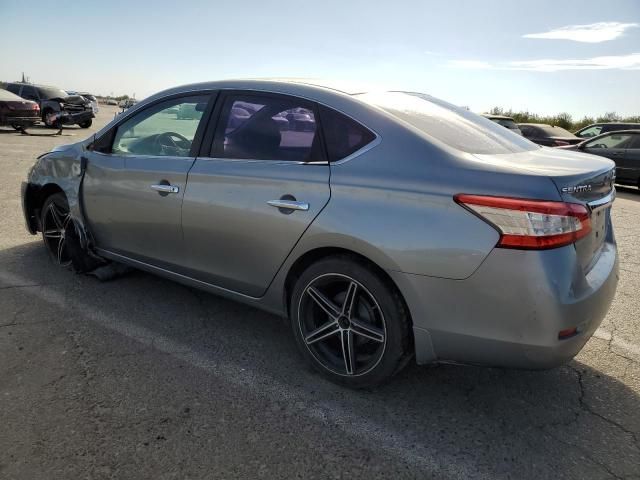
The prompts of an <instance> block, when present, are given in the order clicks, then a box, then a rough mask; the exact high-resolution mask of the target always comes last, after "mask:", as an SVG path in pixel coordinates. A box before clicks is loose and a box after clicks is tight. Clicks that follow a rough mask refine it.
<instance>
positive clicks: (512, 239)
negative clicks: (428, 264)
mask: <svg viewBox="0 0 640 480" xmlns="http://www.w3.org/2000/svg"><path fill="white" fill-rule="evenodd" d="M454 199H455V201H456V202H458V203H459V204H461V205H463V206H465V207H466V208H468V209H469V210H471V211H472V212H474V213H475V214H476V215H478V216H479V217H480V218H482V219H483V220H485V221H486V222H488V223H490V224H491V225H493V226H494V227H495V228H496V229H497V230H498V231H499V232H500V241H499V242H498V245H497V246H498V247H503V248H520V249H535V250H543V249H549V248H557V247H562V246H564V245H569V244H571V243H575V242H577V241H578V240H580V239H581V238H583V237H585V236H586V235H588V234H589V232H591V217H590V214H589V210H587V207H585V206H584V205H579V204H576V203H566V202H549V201H544V200H527V199H523V198H511V197H491V196H483V195H466V194H459V195H456V196H455V197H454Z"/></svg>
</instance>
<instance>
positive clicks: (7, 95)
mask: <svg viewBox="0 0 640 480" xmlns="http://www.w3.org/2000/svg"><path fill="white" fill-rule="evenodd" d="M0 100H7V101H16V100H22V98H20V97H19V96H17V95H16V94H15V93H11V92H9V91H7V90H4V89H2V88H0Z"/></svg>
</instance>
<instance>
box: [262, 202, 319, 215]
mask: <svg viewBox="0 0 640 480" xmlns="http://www.w3.org/2000/svg"><path fill="white" fill-rule="evenodd" d="M267 205H271V206H272V207H276V208H283V209H285V210H302V211H305V212H306V211H307V210H309V204H308V203H307V202H298V201H297V200H269V201H268V202H267Z"/></svg>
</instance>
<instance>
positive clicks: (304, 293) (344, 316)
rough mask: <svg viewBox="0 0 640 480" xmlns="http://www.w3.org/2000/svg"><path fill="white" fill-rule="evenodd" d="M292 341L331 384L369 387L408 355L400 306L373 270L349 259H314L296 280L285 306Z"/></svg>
mask: <svg viewBox="0 0 640 480" xmlns="http://www.w3.org/2000/svg"><path fill="white" fill-rule="evenodd" d="M290 312H291V315H290V316H291V326H292V328H293V332H294V335H295V338H296V343H297V344H298V347H299V348H300V351H301V352H302V354H303V356H304V357H305V358H306V359H307V361H308V362H309V363H310V364H311V366H312V367H313V368H314V369H315V370H317V371H318V372H320V373H321V374H322V375H324V376H325V377H326V378H328V379H329V380H331V381H332V382H335V383H338V384H341V385H345V386H348V387H353V388H364V387H373V386H376V385H379V384H381V383H383V382H385V381H386V380H388V379H389V378H391V377H392V376H393V375H394V374H395V373H396V372H397V371H399V370H400V369H401V367H402V366H404V364H405V363H406V360H407V358H408V356H409V355H411V340H410V339H411V335H410V319H409V316H408V314H407V311H406V308H405V306H404V302H403V301H402V299H401V298H400V296H399V294H398V292H397V291H396V290H395V288H394V287H393V286H392V285H390V283H389V281H387V280H386V279H384V278H383V277H382V276H381V274H379V273H378V272H377V271H375V269H373V268H372V267H370V266H369V265H367V264H365V263H363V262H360V261H359V260H358V259H356V258H352V257H350V256H336V257H330V258H326V259H324V260H320V261H319V262H317V263H315V264H313V265H311V266H310V267H308V268H307V269H306V270H305V271H304V272H303V273H302V275H301V276H300V278H299V279H298V280H297V282H296V284H295V287H294V290H293V295H292V298H291V305H290Z"/></svg>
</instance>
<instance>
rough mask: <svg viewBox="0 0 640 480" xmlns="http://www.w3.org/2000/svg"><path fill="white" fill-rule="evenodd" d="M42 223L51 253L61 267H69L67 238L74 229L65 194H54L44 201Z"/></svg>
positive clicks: (69, 257)
mask: <svg viewBox="0 0 640 480" xmlns="http://www.w3.org/2000/svg"><path fill="white" fill-rule="evenodd" d="M41 225H42V238H43V240H44V244H45V246H46V247H47V251H48V252H49V255H50V256H51V258H52V259H53V261H54V262H55V263H57V264H58V265H60V266H61V267H69V266H70V265H71V255H70V253H69V248H68V241H67V239H68V235H69V234H70V231H71V229H73V220H72V219H71V215H70V213H69V207H68V205H67V202H66V199H65V198H64V195H61V194H55V195H52V196H51V197H49V198H48V199H47V200H46V201H45V202H44V205H43V207H42V212H41Z"/></svg>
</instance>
